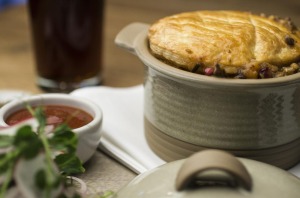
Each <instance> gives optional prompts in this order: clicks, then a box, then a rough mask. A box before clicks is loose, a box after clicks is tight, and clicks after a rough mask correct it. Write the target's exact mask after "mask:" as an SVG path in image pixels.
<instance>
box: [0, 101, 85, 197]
mask: <svg viewBox="0 0 300 198" xmlns="http://www.w3.org/2000/svg"><path fill="white" fill-rule="evenodd" d="M28 110H29V111H30V112H31V113H32V114H33V116H34V117H35V118H36V120H37V121H38V124H39V125H38V128H37V131H35V130H34V129H35V128H34V129H33V128H32V127H31V126H29V125H25V126H22V127H20V128H18V129H17V131H16V133H13V134H14V135H11V136H7V135H0V148H1V149H2V152H1V153H0V175H3V176H5V177H4V178H5V180H4V182H2V184H1V183H0V197H4V196H5V193H6V191H7V189H8V188H9V187H11V185H16V186H18V187H19V190H20V192H22V193H25V194H26V195H32V197H34V196H38V197H53V196H55V197H57V196H59V197H69V196H67V194H65V192H66V191H67V188H68V187H69V186H68V185H67V183H66V177H67V176H69V175H71V174H77V173H83V172H84V168H83V166H82V163H81V161H80V160H79V158H78V157H77V156H76V147H77V143H78V137H77V135H76V134H75V133H74V132H73V131H72V129H70V128H69V127H68V126H67V125H65V124H62V125H59V126H57V127H56V128H55V129H54V131H52V133H51V135H47V134H46V133H45V129H46V125H47V123H46V121H47V120H46V116H45V114H44V112H43V109H42V108H40V107H37V108H34V109H33V108H31V107H30V106H28ZM56 153H62V154H60V155H57V154H56ZM4 174H5V175H4ZM21 189H22V190H21ZM27 193H29V194H27ZM72 196H73V197H80V196H79V195H78V194H76V193H75V194H74V193H73V194H72Z"/></svg>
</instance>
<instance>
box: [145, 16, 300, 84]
mask: <svg viewBox="0 0 300 198" xmlns="http://www.w3.org/2000/svg"><path fill="white" fill-rule="evenodd" d="M148 39H149V47H150V50H151V53H152V54H153V55H154V56H155V57H157V58H158V59H160V60H162V61H164V62H166V63H167V64H170V65H172V66H174V67H177V68H180V69H183V70H186V71H190V72H194V73H199V74H203V75H214V76H218V77H230V78H248V79H249V78H250V79H257V78H273V77H280V76H286V75H291V74H294V73H297V72H298V71H299V68H300V31H299V29H298V28H297V27H296V26H295V25H294V24H293V22H292V21H291V19H289V18H285V19H283V18H279V17H276V16H265V15H255V14H252V13H250V12H240V11H196V12H186V13H180V14H176V15H173V16H168V17H165V18H162V19H160V20H158V21H157V22H155V23H154V24H152V25H151V27H150V29H149V32H148Z"/></svg>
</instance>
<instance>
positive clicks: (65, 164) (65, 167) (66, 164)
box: [54, 153, 85, 175]
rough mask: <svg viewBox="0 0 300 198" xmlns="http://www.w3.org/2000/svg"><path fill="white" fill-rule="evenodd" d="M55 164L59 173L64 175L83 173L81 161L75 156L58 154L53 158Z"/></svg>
mask: <svg viewBox="0 0 300 198" xmlns="http://www.w3.org/2000/svg"><path fill="white" fill-rule="evenodd" d="M54 161H55V163H56V164H57V165H58V168H59V170H60V171H61V172H63V173H64V174H66V175H72V174H78V173H83V172H84V171H85V169H84V167H83V166H82V164H81V161H80V160H79V158H78V157H77V156H76V155H75V154H68V153H67V154H60V155H58V156H56V157H55V159H54Z"/></svg>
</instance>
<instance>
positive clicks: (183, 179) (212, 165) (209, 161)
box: [176, 150, 252, 191]
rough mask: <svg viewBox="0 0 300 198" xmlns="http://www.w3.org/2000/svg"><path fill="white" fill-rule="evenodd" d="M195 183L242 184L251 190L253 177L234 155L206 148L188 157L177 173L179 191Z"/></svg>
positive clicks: (207, 184) (208, 184) (203, 184)
mask: <svg viewBox="0 0 300 198" xmlns="http://www.w3.org/2000/svg"><path fill="white" fill-rule="evenodd" d="M195 184H198V185H202V186H211V185H213V186H215V185H216V186H217V185H222V186H224V185H225V186H241V187H244V188H245V189H246V190H248V191H250V190H251V189H252V178H251V176H250V174H249V172H248V171H247V169H246V167H245V166H244V165H243V164H242V163H241V162H240V161H239V160H238V159H237V158H235V157H234V156H233V155H231V154H229V153H227V152H224V151H219V150H206V151H202V152H199V153H196V154H194V155H192V156H191V157H189V158H187V159H186V161H185V162H184V163H183V165H182V166H181V168H180V169H179V172H178V174H177V178H176V189H177V190H178V191H181V190H184V189H186V188H188V187H191V186H192V185H193V186H194V185H195ZM196 186H197V185H196Z"/></svg>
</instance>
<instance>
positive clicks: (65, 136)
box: [49, 125, 78, 153]
mask: <svg viewBox="0 0 300 198" xmlns="http://www.w3.org/2000/svg"><path fill="white" fill-rule="evenodd" d="M77 142H78V138H77V136H76V134H75V133H74V132H72V131H71V130H70V128H69V127H66V126H65V125H62V126H60V127H57V128H56V129H55V131H54V133H53V137H51V138H49V144H50V145H51V147H52V148H53V149H55V150H58V151H62V152H69V153H74V152H75V151H76V146H77Z"/></svg>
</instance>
